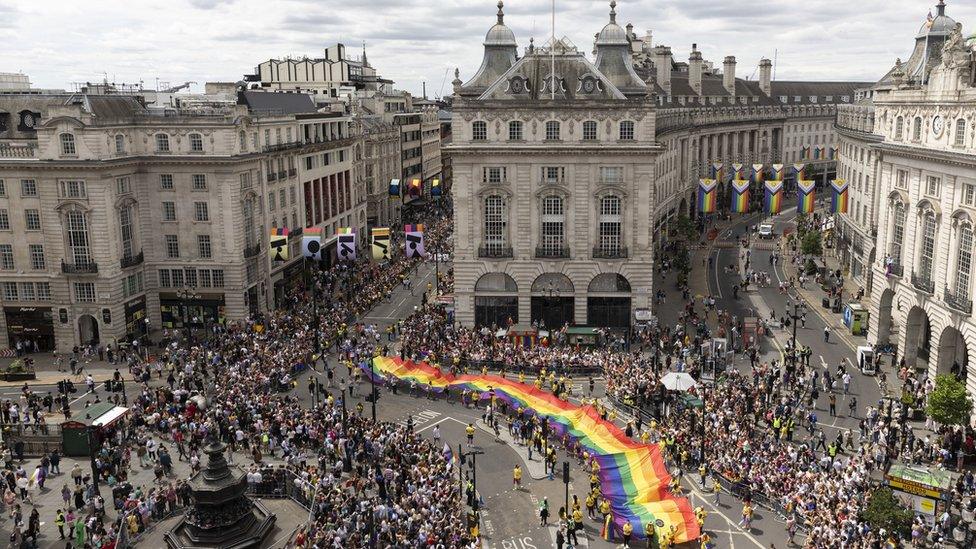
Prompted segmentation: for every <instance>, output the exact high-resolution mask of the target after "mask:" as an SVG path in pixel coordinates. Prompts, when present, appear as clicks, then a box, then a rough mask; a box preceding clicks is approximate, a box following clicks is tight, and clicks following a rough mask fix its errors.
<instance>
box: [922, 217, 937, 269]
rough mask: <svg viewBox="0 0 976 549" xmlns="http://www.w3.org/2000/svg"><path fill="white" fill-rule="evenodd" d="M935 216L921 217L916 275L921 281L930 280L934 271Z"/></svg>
mask: <svg viewBox="0 0 976 549" xmlns="http://www.w3.org/2000/svg"><path fill="white" fill-rule="evenodd" d="M935 233H936V223H935V214H932V213H927V214H925V215H924V216H923V217H922V242H921V248H920V249H919V262H918V274H919V275H920V276H921V278H922V279H923V280H932V273H933V272H934V270H935Z"/></svg>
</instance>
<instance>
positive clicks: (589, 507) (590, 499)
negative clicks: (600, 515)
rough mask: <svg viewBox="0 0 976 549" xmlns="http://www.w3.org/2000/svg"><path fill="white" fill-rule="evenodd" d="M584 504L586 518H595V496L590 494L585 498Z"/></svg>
mask: <svg viewBox="0 0 976 549" xmlns="http://www.w3.org/2000/svg"><path fill="white" fill-rule="evenodd" d="M584 503H585V504H586V516H587V517H589V518H596V496H594V495H593V492H590V494H589V495H588V496H586V501H585V502H584Z"/></svg>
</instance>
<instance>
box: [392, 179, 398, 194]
mask: <svg viewBox="0 0 976 549" xmlns="http://www.w3.org/2000/svg"><path fill="white" fill-rule="evenodd" d="M390 196H400V180H399V179H391V180H390Z"/></svg>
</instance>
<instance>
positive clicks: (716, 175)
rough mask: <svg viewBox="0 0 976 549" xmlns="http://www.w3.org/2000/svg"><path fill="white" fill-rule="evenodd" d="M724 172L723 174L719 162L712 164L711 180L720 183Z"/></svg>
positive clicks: (722, 168) (721, 165) (722, 167)
mask: <svg viewBox="0 0 976 549" xmlns="http://www.w3.org/2000/svg"><path fill="white" fill-rule="evenodd" d="M724 172H725V170H724V165H723V164H722V163H721V162H713V163H712V179H714V180H715V181H718V182H721V181H722V176H723V175H724Z"/></svg>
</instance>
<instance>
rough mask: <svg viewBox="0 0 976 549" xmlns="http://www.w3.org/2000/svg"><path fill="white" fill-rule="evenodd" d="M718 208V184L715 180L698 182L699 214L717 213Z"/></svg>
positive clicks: (700, 180)
mask: <svg viewBox="0 0 976 549" xmlns="http://www.w3.org/2000/svg"><path fill="white" fill-rule="evenodd" d="M717 208H718V184H717V183H716V182H715V180H714V179H699V180H698V213H703V214H710V213H715V210H716V209H717Z"/></svg>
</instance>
